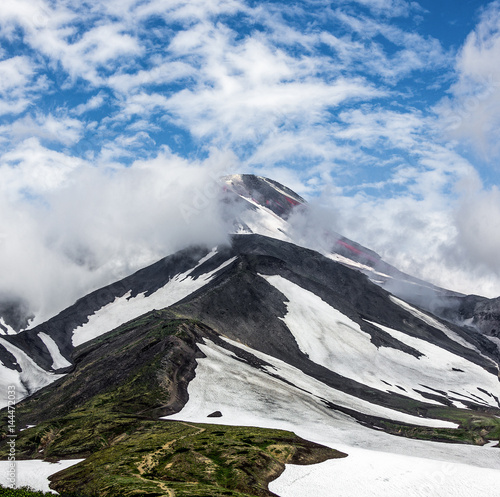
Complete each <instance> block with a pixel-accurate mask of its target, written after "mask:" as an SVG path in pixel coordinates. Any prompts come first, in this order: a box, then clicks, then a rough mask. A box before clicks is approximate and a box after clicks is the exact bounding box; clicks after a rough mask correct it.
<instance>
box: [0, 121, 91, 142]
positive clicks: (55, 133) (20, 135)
mask: <svg viewBox="0 0 500 497" xmlns="http://www.w3.org/2000/svg"><path fill="white" fill-rule="evenodd" d="M83 127H84V124H83V123H82V122H81V121H79V120H78V119H73V118H71V117H68V116H64V115H62V116H54V115H52V114H48V115H43V114H36V115H34V116H31V115H27V116H25V117H23V118H21V119H18V120H16V121H14V122H12V124H10V125H9V126H3V127H0V132H3V133H5V134H7V135H8V136H9V137H10V138H11V139H12V140H13V142H14V143H15V142H17V141H19V140H23V139H25V138H38V139H40V140H44V141H48V142H52V143H62V144H64V145H72V144H74V143H77V142H78V141H79V140H80V138H81V137H82V134H83Z"/></svg>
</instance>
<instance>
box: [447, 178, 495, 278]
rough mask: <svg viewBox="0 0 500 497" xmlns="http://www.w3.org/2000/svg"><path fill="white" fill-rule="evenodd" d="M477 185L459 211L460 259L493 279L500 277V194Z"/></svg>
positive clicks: (470, 188) (458, 252) (456, 220)
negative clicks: (499, 257) (499, 255)
mask: <svg viewBox="0 0 500 497" xmlns="http://www.w3.org/2000/svg"><path fill="white" fill-rule="evenodd" d="M475 183H476V185H474V182H472V183H470V184H469V185H467V189H466V192H465V193H464V195H463V197H462V199H461V202H460V204H459V206H458V208H457V210H456V215H455V224H456V227H457V243H456V245H455V247H456V250H455V253H454V254H453V255H454V256H455V257H456V258H457V259H460V260H463V261H465V263H466V264H467V265H468V266H469V267H472V268H473V269H474V270H475V271H478V272H481V273H482V274H483V275H488V276H489V277H490V279H491V280H494V279H498V278H499V277H500V261H499V259H498V254H499V253H500V252H499V251H500V191H499V190H498V187H497V186H493V187H491V188H484V187H483V186H482V185H479V184H477V183H478V182H475Z"/></svg>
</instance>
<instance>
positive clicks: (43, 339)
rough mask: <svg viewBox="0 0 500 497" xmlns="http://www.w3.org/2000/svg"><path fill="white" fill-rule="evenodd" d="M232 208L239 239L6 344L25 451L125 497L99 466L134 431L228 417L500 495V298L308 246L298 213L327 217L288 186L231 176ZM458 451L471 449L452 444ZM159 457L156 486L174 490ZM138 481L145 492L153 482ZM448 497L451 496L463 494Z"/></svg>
mask: <svg viewBox="0 0 500 497" xmlns="http://www.w3.org/2000/svg"><path fill="white" fill-rule="evenodd" d="M222 202H223V204H224V205H225V206H226V207H227V213H228V215H232V216H234V219H233V226H234V227H235V230H234V231H235V233H233V234H232V235H231V239H230V243H229V244H227V245H220V246H217V247H204V246H196V247H188V248H186V249H184V250H181V251H179V252H177V253H175V254H172V255H170V256H168V257H165V258H164V259H162V260H160V261H158V262H156V263H155V264H153V265H151V266H148V267H146V268H143V269H141V270H140V271H137V272H136V273H134V274H132V275H130V276H128V277H126V278H124V279H122V280H120V281H117V282H115V283H113V284H111V285H108V286H106V287H104V288H101V289H99V290H97V291H94V292H92V293H90V294H88V295H86V296H82V298H80V299H79V300H78V301H77V302H76V303H75V304H74V305H72V306H71V307H69V308H67V309H66V310H64V311H63V312H61V313H60V314H58V315H57V316H55V317H53V318H51V319H50V320H48V321H46V322H45V323H42V324H40V325H38V326H36V327H33V328H31V329H27V330H25V331H22V332H20V333H18V334H5V335H4V336H2V337H0V361H1V365H0V367H1V369H2V375H1V379H2V384H3V385H2V387H3V388H4V389H7V388H8V386H9V385H12V386H14V387H15V389H16V392H17V395H18V399H19V400H20V399H22V398H24V399H25V400H24V401H23V402H22V403H21V404H19V406H18V409H17V413H18V417H19V423H21V424H23V425H37V426H39V428H30V429H28V430H26V431H25V432H23V435H22V437H21V438H20V441H19V444H20V447H21V449H20V450H22V451H23V455H24V456H25V457H29V458H31V457H67V456H69V455H71V457H72V458H74V457H86V458H87V457H88V459H87V460H86V461H85V463H82V466H80V465H77V466H75V469H72V470H68V471H69V473H64V474H62V476H61V477H60V478H58V480H57V485H56V487H55V488H56V489H57V490H59V491H61V490H64V491H69V490H71V491H74V489H75V488H78V487H79V485H83V488H84V489H86V490H87V491H89V490H90V487H91V486H93V488H98V489H100V491H103V492H104V493H105V491H108V490H109V489H113V491H117V492H118V491H120V492H122V493H123V492H125V493H123V495H126V494H127V493H126V492H128V491H131V492H132V491H133V490H134V487H133V485H132V484H131V483H128V484H125V483H123V482H121V481H118V476H116V478H117V479H114V478H115V477H114V476H113V473H112V472H111V473H112V474H111V476H110V478H111V480H109V479H106V478H107V477H106V478H105V479H106V482H105V481H104V479H103V478H104V476H102V477H101V476H99V472H97V473H96V466H95V464H101V463H102V459H101V457H102V458H108V459H107V460H110V459H109V458H110V457H111V456H110V455H109V454H111V453H112V452H113V451H116V450H118V449H116V448H113V447H115V445H116V446H117V447H122V446H121V445H120V444H121V443H122V441H123V440H125V439H127V436H128V435H126V433H128V432H127V430H128V428H127V429H125V428H123V430H125V431H123V430H122V428H120V426H122V425H121V424H120V423H122V424H123V423H124V424H123V426H125V424H127V423H128V422H129V421H130V418H131V417H132V418H133V419H134V420H135V421H134V423H135V422H139V421H138V420H144V419H146V418H147V419H148V420H153V419H154V420H159V419H160V418H165V417H166V418H165V419H168V420H171V421H172V420H179V421H182V422H189V423H191V422H192V423H202V422H207V421H209V420H210V419H211V418H214V419H215V418H217V423H218V424H220V425H245V426H256V427H266V428H280V429H286V430H292V431H295V432H296V433H297V434H299V435H301V436H303V437H305V438H306V439H308V440H312V441H314V442H318V443H323V444H326V445H328V446H331V447H334V448H339V449H341V450H342V451H343V452H345V453H347V454H349V451H350V450H351V449H353V450H354V452H356V450H359V448H362V449H363V450H365V449H366V450H372V451H373V450H383V451H386V452H388V453H390V454H406V455H407V456H408V455H410V454H411V455H412V456H413V457H416V458H420V460H424V459H426V458H429V457H430V458H431V459H432V458H435V459H436V460H439V461H446V462H447V463H449V464H455V465H460V464H466V465H468V466H467V468H468V471H471V472H472V474H474V475H475V476H473V478H479V477H478V476H477V474H478V472H479V473H480V472H481V471H484V472H485V473H484V474H487V477H485V478H484V479H483V481H482V482H478V485H482V487H481V486H479V487H478V488H482V489H483V490H484V492H488V491H489V490H490V489H491V488H493V487H492V486H491V485H490V483H491V481H492V480H490V476H491V474H494V471H495V469H500V464H497V462H495V460H494V458H493V459H492V457H491V456H492V455H496V452H497V449H493V448H490V449H487V448H486V447H483V445H487V444H491V443H497V441H498V440H499V431H498V430H499V429H500V424H499V423H498V419H499V417H500V383H499V376H498V375H499V364H500V353H499V348H498V343H497V338H496V337H495V336H492V335H494V333H492V332H491V330H490V327H491V326H493V323H495V322H496V321H495V320H496V316H497V314H495V312H494V309H496V307H495V305H496V304H497V303H496V302H495V301H487V300H486V299H484V300H482V299H480V298H479V297H466V296H462V295H459V294H455V293H452V292H448V291H446V290H443V289H440V288H437V287H433V286H432V285H428V284H427V283H425V282H422V281H420V280H417V279H415V278H412V277H411V276H408V275H405V274H404V273H401V272H399V271H397V270H396V269H395V268H393V267H392V266H390V265H389V264H387V263H385V262H384V261H383V260H382V259H381V258H380V257H379V256H378V255H377V254H375V253H374V252H372V251H371V250H369V249H367V248H365V247H363V246H361V245H359V244H357V243H355V242H354V241H351V240H348V239H346V238H344V237H342V236H340V235H339V234H337V233H335V232H334V231H329V230H325V231H324V232H322V233H321V237H322V244H320V245H318V247H317V249H315V248H313V247H311V246H304V244H303V243H300V242H301V240H302V238H303V236H304V233H306V234H307V230H306V231H300V229H298V228H297V226H299V227H300V226H301V224H300V222H298V221H297V219H299V221H300V217H301V216H302V220H303V219H306V220H307V216H311V214H310V212H308V207H307V203H306V202H305V200H304V199H302V198H301V197H300V196H298V195H297V194H295V193H294V192H292V191H291V190H289V189H288V188H286V187H285V186H283V185H280V184H279V183H277V182H275V181H272V180H269V179H266V178H260V177H255V176H250V175H238V176H231V177H227V178H225V179H224V181H223V194H222ZM229 213H230V214H229ZM410 289H412V291H410ZM391 290H393V291H391ZM409 296H410V297H411V298H408V297H409ZM424 296H425V299H424ZM488 306H490V307H488ZM433 308H434V309H438V311H439V312H438V314H433V313H432V312H431V310H432V309H433ZM444 318H446V319H444ZM486 323H488V324H486ZM96 412H98V413H99V414H98V416H99V419H104V418H105V419H106V420H107V421H106V423H108V424H106V427H103V428H102V429H103V430H104V431H105V432H106V434H105V437H106V438H105V439H106V440H107V442H105V443H104V445H102V442H99V443H100V444H101V445H99V444H98V443H97V442H96V440H97V439H96V438H93V437H94V435H92V436H90V435H89V436H90V438H89V439H88V440H87V439H86V438H85V437H83V435H82V433H83V432H82V431H81V430H83V429H84V428H83V427H81V426H80V425H79V424H78V422H76V421H75V420H76V419H80V418H79V416H84V417H85V416H90V415H92V416H95V413H96ZM110 413H112V414H110ZM108 416H111V418H110V419H111V420H108ZM117 416H118V417H117ZM123 417H125V418H127V419H128V420H129V421H127V423H125V421H123V419H124V418H123ZM207 417H210V419H207ZM212 421H213V420H212ZM75 423H76V425H75ZM141 423H142V421H141ZM72 426H73V427H74V426H77V427H79V428H74V429H75V430H77V431H78V430H80V432H78V433H80V435H78V434H77V435H75V434H72V433H71V427H72ZM127 426H128V425H127ZM160 426H161V425H160ZM193 426H194V425H193ZM61 427H67V428H61ZM141 429H142V428H141ZM155 429H156V428H155ZM37 430H38V431H37ZM43 430H45V431H43ZM50 430H53V431H50ZM197 430H198V428H197ZM200 430H202V431H203V429H201V428H200ZM202 431H199V432H197V433H202ZM49 432H50V433H52V434H53V436H52V435H51V437H49V438H47V437H45V435H44V434H45V433H49ZM221 433H222V432H221ZM85 436H87V435H85ZM95 436H99V437H102V436H104V435H102V434H99V435H95ZM183 436H184V435H183ZM186 436H187V435H186ZM220 436H222V435H220ZM402 436H403V437H406V438H404V439H402V438H401V437H402ZM44 437H45V438H44ZM82 437H83V438H82ZM120 437H121V438H120ZM41 440H44V442H43V443H42V441H41ZM82 440H86V441H82ZM176 440H177V439H176ZM423 440H432V442H428V441H427V442H425V441H423ZM445 441H448V442H454V443H455V445H453V446H450V445H444V444H442V443H441V444H439V443H437V442H445ZM123 443H125V442H123ZM207 443H208V442H207ZM246 443H247V445H248V444H249V443H250V442H246ZM463 444H468V445H467V446H465V445H463ZM202 445H203V444H202ZM222 445H224V444H222ZM472 446H474V447H472ZM103 447H104V448H103ZM124 447H125V446H123V447H122V448H123V450H132V449H131V448H130V447H129V449H125V448H124ZM162 447H163V448H162ZM200 447H201V446H200ZM167 448H168V443H167V445H162V446H161V447H156V448H155V447H151V453H152V454H153V453H154V454H159V453H160V452H161V451H167ZM147 450H150V449H147ZM199 450H201V449H199ZM241 450H242V451H244V450H247V449H241ZM488 450H489V451H490V452H488ZM103 451H104V452H103ZM106 451H108V452H106ZM109 451H111V452H109ZM190 451H191V452H190ZM197 451H198V449H195V448H193V447H191V448H190V449H187V448H185V447H184V448H183V451H182V452H181V453H185V452H186V453H187V452H189V453H192V454H198V455H196V456H195V455H193V457H195V458H196V457H197V458H198V459H197V461H198V463H197V464H202V465H203V464H206V465H208V466H207V468H209V466H210V464H212V463H213V461H216V462H217V461H219V460H220V457H221V456H220V455H219V456H217V457H218V458H219V459H217V457H215V456H214V455H213V454H212V452H208V453H204V454H205V455H203V456H201V455H199V454H201V453H200V452H197ZM241 453H243V452H241ZM207 454H208V455H207ZM210 454H212V456H210ZM275 455H276V454H275ZM113 457H118V456H116V455H115V456H113ZM151 457H152V458H153V459H151V458H150V459H151V461H150V462H151V465H152V466H151V468H150V473H148V475H149V476H148V478H149V480H148V481H150V482H153V483H151V485H152V486H153V487H154V488H156V490H155V491H156V492H157V494H158V491H159V490H158V488H161V489H162V490H163V491H164V492H165V491H166V490H165V489H166V488H174V487H169V486H168V485H169V483H164V482H165V481H167V482H169V481H170V480H169V479H168V476H166V475H168V473H166V474H164V473H162V472H161V471H163V470H161V471H160V469H159V468H160V466H158V465H155V464H153V462H152V461H154V460H156V459H157V458H158V457H159V456H151ZM162 457H163V456H162ZM165 457H166V456H165ZM172 457H173V456H172ZM273 457H274V456H273ZM348 457H349V456H348ZM155 458H156V459H155ZM204 458H205V459H204ZM207 458H208V459H207ZM114 460H115V459H113V461H114ZM148 460H149V459H148ZM175 460H176V459H173V460H170V459H168V458H167V459H165V464H164V465H163V466H162V468H163V467H165V468H167V467H168V468H170V467H171V466H168V465H169V464H171V463H172V464H174V462H175ZM208 460H210V461H212V462H209V461H208ZM168 461H170V462H168ZM173 461H174V462H173ZM207 461H208V462H207ZM138 464H139V463H138ZM148 464H149V463H148ZM158 464H159V463H158ZM162 464H163V463H162ZM245 464H246V465H247V466H248V465H250V466H251V463H250V462H248V461H247V462H246V463H245ZM331 464H334V463H333V462H332V463H331ZM247 466H245V467H247ZM250 466H248V467H250ZM78 467H80V468H81V469H77V468H78ZM131 467H132V468H135V467H136V466H134V465H132V466H131ZM137 467H139V468H141V467H142V466H140V464H139V466H137ZM174 467H175V466H174ZM418 467H419V466H418V465H416V466H415V468H414V470H413V473H412V474H413V475H414V476H415V477H418ZM153 468H156V469H154V471H153ZM470 468H473V469H470ZM143 469H144V468H143ZM71 471H73V472H71ZM110 471H111V470H110ZM120 471H124V469H123V468H121V469H120V470H119V471H118V474H119V473H120ZM127 471H131V475H132V476H131V478H132V480H131V481H135V480H133V478H138V479H141V485H142V484H143V483H144V476H143V475H144V474H145V473H144V472H142V473H141V471H140V470H137V471H139V473H138V475H139V476H134V475H135V472H134V471H135V470H134V469H128V470H127ZM207 471H208V469H207ZM490 472H493V473H490ZM65 474H66V475H67V476H64V475H65ZM464 474H465V473H464ZM89 475H92V476H89ZM161 475H163V476H161ZM183 478H184V480H182V481H191V480H189V475H187V476H186V475H184V476H183ZM457 481H460V479H458V480H457ZM89 482H90V483H89ZM154 482H157V483H154ZM225 484H226V485H229V483H227V482H226V483H225ZM89 485H90V486H89ZM123 485H125V486H123ZM127 485H132V486H129V487H127ZM148 485H149V483H148ZM162 485H163V486H162ZM165 485H166V486H165ZM176 485H177V484H176ZM174 486H175V485H174ZM153 487H152V488H153ZM141 488H142V487H141ZM176 488H177V487H176ZM182 488H183V489H184V490H182V491H183V492H184V491H185V488H184V487H182ZM225 488H232V487H230V486H229V487H225ZM245 488H247V487H245ZM328 488H329V487H328V485H327V486H326V487H325V489H323V494H321V493H320V495H325V496H326V495H328V493H327V492H328ZM401 488H402V487H398V489H399V490H398V491H401ZM449 488H450V493H440V494H436V495H446V496H447V495H452V493H451V492H452V491H455V490H456V485H450V487H449ZM106 489H108V490H106ZM232 490H234V488H232ZM232 490H231V491H232ZM247 490H248V489H247ZM247 490H245V492H247V493H244V495H270V494H269V491H268V490H267V488H266V490H265V492H267V493H258V492H257V493H253V494H252V493H248V491H247ZM151 491H153V490H151ZM103 495H104V494H103ZM158 495H159V494H158ZM162 495H163V494H162ZM182 495H184V494H182ZM204 495H205V494H204ZM207 495H219V494H217V493H208V494H207ZM283 495H285V494H283ZM286 495H299V494H293V493H291V494H286ZM363 495H368V494H363ZM409 495H412V494H411V493H410V494H409ZM413 495H418V494H417V493H414V494H413Z"/></svg>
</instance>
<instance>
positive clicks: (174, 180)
mask: <svg viewBox="0 0 500 497" xmlns="http://www.w3.org/2000/svg"><path fill="white" fill-rule="evenodd" d="M28 145H29V146H31V148H29V147H28V146H27V147H25V149H24V151H25V155H26V156H25V157H23V158H22V157H21V155H20V154H21V152H18V154H17V155H16V156H14V155H12V156H10V157H8V159H10V160H11V161H13V163H15V165H9V164H3V165H2V166H0V178H1V180H0V184H1V185H2V186H3V188H5V189H7V190H8V191H10V192H12V191H14V190H15V191H17V192H18V195H12V194H11V195H10V196H4V195H0V199H1V205H0V207H1V210H0V212H1V216H0V272H1V274H2V275H3V276H2V280H1V281H0V292H4V293H7V294H14V295H19V296H21V297H23V298H25V299H27V300H28V301H29V302H30V304H31V306H32V308H33V309H34V310H36V315H37V322H39V321H40V320H43V319H45V318H47V317H49V316H51V315H53V314H54V313H56V312H57V311H60V310H62V309H63V308H64V307H66V306H67V305H70V304H71V303H72V302H74V301H75V300H76V299H77V298H78V297H80V296H81V295H83V294H85V293H87V292H89V291H91V290H92V289H95V288H97V287H99V286H101V285H104V284H108V283H110V282H112V281H114V280H115V279H117V278H119V277H123V276H125V275H127V274H130V273H131V272H132V271H134V270H136V269H138V268H140V267H142V266H144V265H146V264H148V263H152V262H154V261H156V260H158V259H159V258H161V257H163V256H165V255H168V254H170V253H172V252H175V251H177V250H179V249H181V248H184V247H186V246H188V245H192V244H203V245H207V246H209V247H212V246H215V245H217V244H219V243H224V242H226V241H227V233H228V231H229V229H228V226H226V224H225V221H224V220H223V216H222V214H221V212H220V211H219V208H220V204H219V195H220V193H221V186H220V184H219V182H218V181H217V179H218V178H219V177H220V176H222V175H224V174H228V173H232V172H233V171H234V169H233V167H234V161H235V157H234V156H233V154H231V153H223V152H217V151H214V152H213V153H212V154H211V155H210V156H209V157H208V158H207V159H205V160H203V161H187V160H186V159H182V158H180V157H178V156H176V155H174V154H172V153H171V152H170V151H169V150H167V149H164V150H162V151H161V152H160V153H159V154H158V155H157V156H156V157H154V158H153V159H150V160H144V161H136V162H135V163H134V164H132V165H131V166H130V167H115V168H108V169H105V168H96V167H94V166H92V165H90V164H89V163H85V162H82V161H79V160H76V161H73V164H72V166H69V165H68V164H65V163H64V160H62V159H61V157H57V156H54V153H53V152H52V154H51V153H50V152H49V151H47V150H46V149H45V150H44V149H42V148H41V147H40V145H39V144H35V143H31V144H28ZM44 154H45V155H44ZM34 155H35V157H32V156H34ZM57 159H59V161H58V160H57ZM70 159H71V158H69V157H67V158H66V161H70ZM73 159H74V158H73ZM20 161H21V162H20ZM31 161H33V163H36V166H33V163H32V162H31ZM27 190H29V191H30V192H31V194H30V195H29V198H28V199H27V198H26V191H27Z"/></svg>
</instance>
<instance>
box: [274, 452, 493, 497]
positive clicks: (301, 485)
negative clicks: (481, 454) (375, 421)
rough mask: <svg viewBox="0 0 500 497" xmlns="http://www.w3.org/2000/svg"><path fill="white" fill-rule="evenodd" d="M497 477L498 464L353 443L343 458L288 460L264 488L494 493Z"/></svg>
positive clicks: (313, 496)
mask: <svg viewBox="0 0 500 497" xmlns="http://www.w3.org/2000/svg"><path fill="white" fill-rule="evenodd" d="M498 477H499V473H498V470H497V469H486V468H477V467H474V466H469V465H466V464H460V463H454V462H438V461H435V460H432V459H425V458H421V457H412V456H409V455H401V454H389V453H383V452H373V451H370V450H363V449H360V448H357V447H356V448H354V447H352V448H349V455H348V457H346V458H344V459H333V460H330V461H326V462H324V463H321V464H314V465H310V466H296V465H290V464H287V465H286V469H285V471H284V472H283V473H282V475H281V476H280V477H279V478H278V479H276V480H274V481H273V482H271V483H270V484H269V490H270V491H271V492H274V493H275V494H277V495H279V496H280V497H331V496H332V495H333V494H334V495H335V496H336V497H352V496H354V495H355V496H356V497H401V496H402V495H404V496H406V497H421V496H432V497H471V496H473V495H484V496H486V495H491V496H493V495H497V493H498ZM332 489H335V491H334V492H332Z"/></svg>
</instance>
